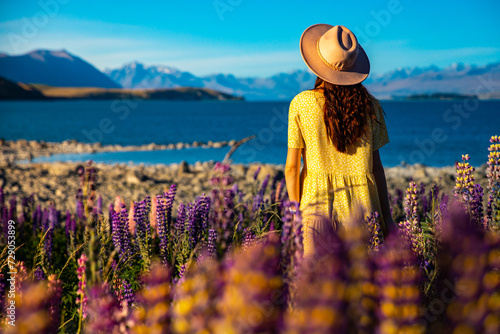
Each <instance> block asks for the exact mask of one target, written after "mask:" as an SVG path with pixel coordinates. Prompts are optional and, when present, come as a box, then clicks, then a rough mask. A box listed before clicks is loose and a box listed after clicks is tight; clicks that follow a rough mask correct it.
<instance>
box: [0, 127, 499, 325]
mask: <svg viewBox="0 0 500 334" xmlns="http://www.w3.org/2000/svg"><path fill="white" fill-rule="evenodd" d="M489 151H490V153H489V156H488V158H487V159H488V160H487V163H488V169H487V173H488V175H487V177H488V180H489V183H488V188H487V189H482V187H481V186H480V185H479V184H476V183H475V179H474V175H473V172H474V168H473V167H472V166H471V165H470V164H469V163H468V156H467V155H464V156H463V157H462V162H460V163H458V164H457V165H456V169H457V171H456V173H457V174H456V187H455V191H454V192H453V193H450V194H446V193H441V192H440V190H439V187H438V186H437V185H436V186H434V187H431V188H430V189H425V187H423V186H419V185H417V184H416V183H415V182H410V184H409V185H408V188H407V189H406V190H401V191H398V192H397V195H396V196H393V198H391V206H392V211H393V216H394V219H395V221H397V222H399V227H400V229H399V232H398V233H397V234H394V235H390V236H389V237H387V238H386V239H385V240H384V237H383V236H382V235H381V232H380V226H379V222H378V213H376V212H373V213H367V214H363V213H362V212H359V214H358V215H357V216H354V217H352V218H351V221H350V223H349V228H348V229H347V231H346V232H343V233H342V232H339V233H337V232H336V231H335V230H333V228H332V227H331V226H332V225H331V224H330V222H329V221H328V220H327V218H324V233H322V234H321V235H316V237H315V245H316V247H315V248H316V250H317V253H316V254H315V256H314V257H308V258H304V257H303V249H302V238H303V235H302V232H303V228H304V227H303V224H302V217H301V214H300V212H298V213H297V214H295V215H293V214H292V213H291V211H290V210H289V209H290V208H292V207H293V208H296V209H298V203H295V202H290V201H289V200H288V198H287V194H286V189H285V181H284V179H279V178H278V177H275V178H273V179H271V178H270V177H269V176H267V177H266V178H265V179H264V180H263V181H262V182H261V183H259V182H257V176H258V173H259V171H257V172H256V174H255V177H254V180H255V188H254V191H253V192H252V193H246V194H245V193H243V192H242V191H241V190H240V189H239V188H238V184H236V183H235V182H234V179H233V177H232V175H231V166H230V165H229V164H225V163H217V164H216V165H215V167H214V169H213V173H212V174H213V175H212V177H211V179H210V180H207V182H210V184H211V186H212V191H211V192H210V193H209V194H200V196H199V197H197V198H196V199H194V201H193V202H191V203H180V204H179V205H174V201H175V196H176V185H175V184H172V185H171V186H170V188H169V189H165V191H164V192H163V193H161V194H156V195H155V196H146V197H145V198H143V199H142V200H140V201H136V202H133V205H129V206H127V205H126V204H125V202H124V201H123V200H122V199H121V198H120V197H117V199H116V201H115V202H113V203H102V199H101V197H100V196H99V189H97V188H96V180H97V179H98V178H99V171H98V170H97V169H96V168H95V167H94V166H93V165H92V162H89V163H87V164H86V165H85V166H80V167H79V168H78V169H77V171H76V173H75V177H78V178H79V180H80V188H79V189H67V193H68V196H74V197H75V203H76V204H75V207H74V208H71V209H70V210H68V209H67V208H56V207H55V205H53V204H50V205H49V206H47V207H42V206H41V205H40V204H38V203H36V202H35V200H34V197H33V196H30V197H25V198H22V199H17V198H16V197H15V196H12V197H11V198H4V193H3V189H2V188H0V222H1V226H2V230H1V237H0V251H1V254H0V265H1V273H0V308H1V310H2V311H1V325H0V326H1V327H0V328H1V329H2V331H3V332H5V333H498V332H499V331H500V290H499V288H500V235H499V233H500V232H499V230H500V137H498V136H493V137H492V138H491V140H490V147H489ZM278 175H279V174H278ZM117 195H119V194H117ZM18 200H20V201H19V203H18ZM103 205H106V206H107V207H109V214H106V215H105V214H103ZM13 324H15V326H13Z"/></svg>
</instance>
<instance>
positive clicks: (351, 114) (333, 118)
mask: <svg viewBox="0 0 500 334" xmlns="http://www.w3.org/2000/svg"><path fill="white" fill-rule="evenodd" d="M321 84H323V86H322V87H319V86H320V85H321ZM314 89H315V90H322V91H323V93H324V96H325V104H324V107H323V110H324V113H323V117H324V120H325V126H326V133H327V135H328V137H329V138H330V140H331V141H332V143H333V145H334V146H335V147H336V148H337V150H338V151H339V152H342V153H346V152H347V146H349V145H351V144H353V143H355V142H356V141H357V140H358V139H359V138H360V137H361V136H362V135H363V134H364V132H365V131H366V127H367V123H368V120H369V119H373V120H375V109H374V106H373V100H372V96H371V95H370V93H368V91H367V90H366V88H365V87H364V86H363V85H362V84H361V83H358V84H356V85H350V86H341V85H334V84H332V83H329V82H327V81H324V80H323V79H321V78H319V77H318V78H317V79H316V83H315V84H314Z"/></svg>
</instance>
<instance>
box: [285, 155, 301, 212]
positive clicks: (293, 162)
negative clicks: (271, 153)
mask: <svg viewBox="0 0 500 334" xmlns="http://www.w3.org/2000/svg"><path fill="white" fill-rule="evenodd" d="M301 151H302V149H301V148H289V149H288V153H287V156H286V165H285V181H286V189H287V191H288V198H289V199H290V200H291V201H296V202H300V196H301V193H300V156H301V153H302V152H301Z"/></svg>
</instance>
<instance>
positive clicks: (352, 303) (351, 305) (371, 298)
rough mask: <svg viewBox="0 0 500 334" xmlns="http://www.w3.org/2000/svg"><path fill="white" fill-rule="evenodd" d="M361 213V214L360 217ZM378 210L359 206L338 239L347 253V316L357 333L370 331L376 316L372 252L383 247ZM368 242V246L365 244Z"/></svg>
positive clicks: (375, 254) (376, 300)
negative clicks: (367, 210)
mask: <svg viewBox="0 0 500 334" xmlns="http://www.w3.org/2000/svg"><path fill="white" fill-rule="evenodd" d="M363 216H364V217H363ZM378 216H379V215H378V212H376V211H375V212H372V213H370V214H369V215H365V214H364V210H363V209H362V208H361V207H360V208H359V209H358V210H357V211H355V214H354V215H353V216H352V217H351V218H350V220H349V222H348V224H347V226H348V228H347V229H346V231H345V233H341V234H340V236H341V240H342V241H343V244H344V248H345V251H346V255H347V260H348V264H347V281H346V284H347V290H346V301H347V317H348V322H349V325H348V326H349V328H352V329H355V330H354V331H353V332H356V333H373V332H374V331H375V328H376V326H377V323H378V320H377V316H376V311H377V308H378V306H379V305H378V296H377V288H376V286H375V284H374V279H375V262H374V260H373V257H374V256H378V254H377V251H379V247H382V245H381V240H382V233H381V231H380V224H379V221H378ZM367 245H368V247H367Z"/></svg>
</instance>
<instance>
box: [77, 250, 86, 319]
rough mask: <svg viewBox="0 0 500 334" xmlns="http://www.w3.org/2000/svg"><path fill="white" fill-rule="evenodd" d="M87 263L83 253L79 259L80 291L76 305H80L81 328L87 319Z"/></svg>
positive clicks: (78, 291)
mask: <svg viewBox="0 0 500 334" xmlns="http://www.w3.org/2000/svg"><path fill="white" fill-rule="evenodd" d="M86 262H87V256H86V255H85V253H82V255H81V256H80V258H79V259H78V268H77V269H76V273H77V276H78V290H77V291H76V296H77V297H76V304H77V305H79V307H78V309H79V310H78V314H79V318H80V319H79V322H78V327H79V328H81V326H82V322H83V321H84V320H85V318H86V317H87V300H88V298H87V292H86V291H87V276H86V274H85V270H86V269H87V266H86Z"/></svg>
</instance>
